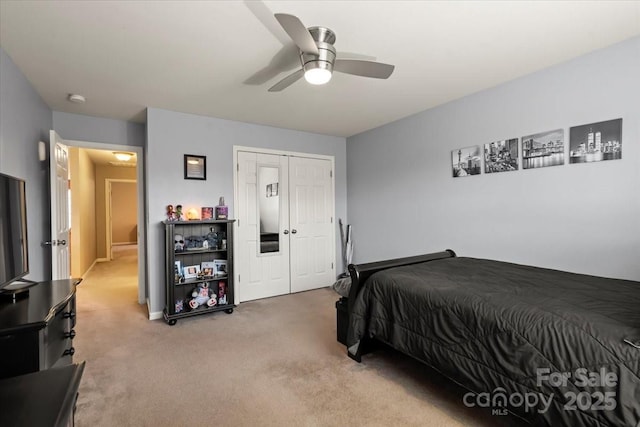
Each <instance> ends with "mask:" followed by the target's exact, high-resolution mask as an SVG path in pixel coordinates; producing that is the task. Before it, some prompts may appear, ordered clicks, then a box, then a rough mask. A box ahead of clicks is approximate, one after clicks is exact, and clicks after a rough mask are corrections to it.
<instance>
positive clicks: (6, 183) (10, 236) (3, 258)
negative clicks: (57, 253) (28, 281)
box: [0, 174, 29, 289]
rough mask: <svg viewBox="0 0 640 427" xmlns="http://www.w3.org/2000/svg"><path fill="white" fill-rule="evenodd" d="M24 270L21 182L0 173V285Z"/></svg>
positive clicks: (24, 211) (24, 215)
mask: <svg viewBox="0 0 640 427" xmlns="http://www.w3.org/2000/svg"><path fill="white" fill-rule="evenodd" d="M28 272H29V259H28V250H27V200H26V199H25V183H24V181H23V180H21V179H18V178H13V177H11V176H8V175H3V174H0V289H1V288H3V287H4V286H6V285H8V284H9V283H11V282H13V281H15V280H18V279H20V278H21V277H23V276H25V275H26V274H27V273H28Z"/></svg>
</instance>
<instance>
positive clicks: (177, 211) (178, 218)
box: [175, 205, 184, 221]
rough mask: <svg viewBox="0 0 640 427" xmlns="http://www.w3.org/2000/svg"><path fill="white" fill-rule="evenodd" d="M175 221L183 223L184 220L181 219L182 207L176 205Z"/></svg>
mask: <svg viewBox="0 0 640 427" xmlns="http://www.w3.org/2000/svg"><path fill="white" fill-rule="evenodd" d="M175 214H176V221H183V220H184V218H183V217H182V205H176V212H175Z"/></svg>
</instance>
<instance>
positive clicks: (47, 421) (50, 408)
mask: <svg viewBox="0 0 640 427" xmlns="http://www.w3.org/2000/svg"><path fill="white" fill-rule="evenodd" d="M83 371H84V362H82V363H81V364H79V365H75V364H73V365H67V366H63V367H60V368H54V369H47V370H45V371H40V372H34V373H31V374H27V375H20V376H18V377H12V378H6V379H4V380H0V425H1V426H3V427H23V426H29V427H73V426H74V425H75V420H74V418H75V410H76V402H77V399H78V388H79V387H80V380H81V378H82V373H83Z"/></svg>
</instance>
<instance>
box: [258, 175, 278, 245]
mask: <svg viewBox="0 0 640 427" xmlns="http://www.w3.org/2000/svg"><path fill="white" fill-rule="evenodd" d="M279 177H280V169H279V168H278V167H275V166H263V165H259V166H258V186H257V192H258V221H259V222H260V236H259V241H260V253H261V254H264V253H270V252H279V251H280V188H279V187H280V181H279Z"/></svg>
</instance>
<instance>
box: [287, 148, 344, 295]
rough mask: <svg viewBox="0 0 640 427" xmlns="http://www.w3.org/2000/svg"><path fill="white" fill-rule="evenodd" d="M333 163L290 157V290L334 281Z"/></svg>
mask: <svg viewBox="0 0 640 427" xmlns="http://www.w3.org/2000/svg"><path fill="white" fill-rule="evenodd" d="M332 175H333V174H332V171H331V162H330V161H329V160H322V159H310V158H303V157H290V159H289V186H290V192H289V197H290V203H289V215H290V225H291V292H300V291H306V290H309V289H316V288H321V287H324V286H329V285H331V283H333V282H334V281H335V277H336V275H335V266H334V260H335V256H334V252H335V245H334V244H333V241H334V240H333V233H334V224H333V222H332V221H333V218H332V215H333V176H332Z"/></svg>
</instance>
